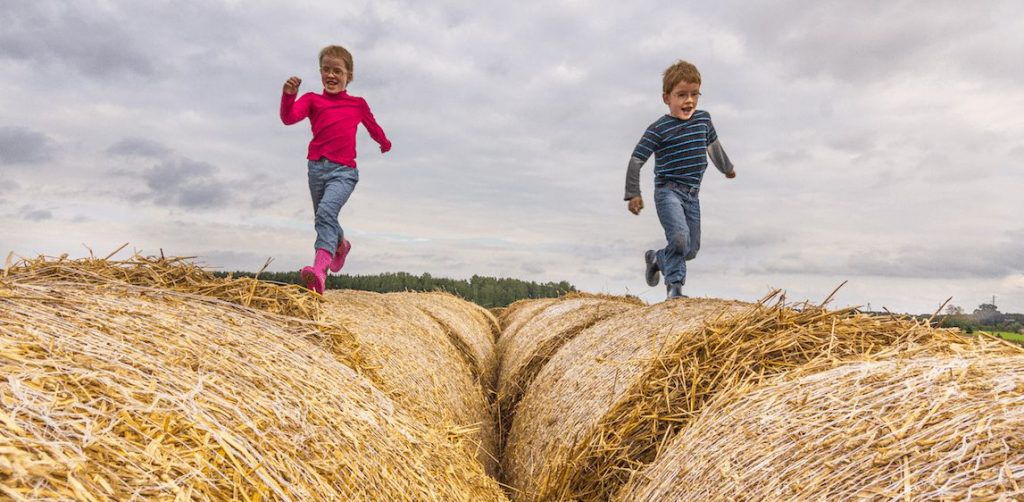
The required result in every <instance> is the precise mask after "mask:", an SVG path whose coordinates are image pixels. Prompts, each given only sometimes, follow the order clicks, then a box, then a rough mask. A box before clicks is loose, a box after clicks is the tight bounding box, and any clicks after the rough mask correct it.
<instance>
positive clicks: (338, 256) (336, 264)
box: [331, 239, 352, 272]
mask: <svg viewBox="0 0 1024 502" xmlns="http://www.w3.org/2000/svg"><path fill="white" fill-rule="evenodd" d="M351 250H352V243H351V242H349V241H348V239H342V240H341V244H338V251H337V252H335V253H334V259H332V260H331V272H337V271H339V270H341V267H344V266H345V257H346V256H348V252H349V251H351Z"/></svg>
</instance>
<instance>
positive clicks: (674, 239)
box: [654, 187, 690, 285]
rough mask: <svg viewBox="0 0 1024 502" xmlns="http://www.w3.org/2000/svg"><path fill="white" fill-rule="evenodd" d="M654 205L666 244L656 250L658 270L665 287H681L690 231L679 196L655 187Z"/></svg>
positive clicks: (684, 279)
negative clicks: (663, 230) (675, 285)
mask: <svg viewBox="0 0 1024 502" xmlns="http://www.w3.org/2000/svg"><path fill="white" fill-rule="evenodd" d="M654 204H655V208H656V209H657V210H658V220H659V221H660V222H661V227H662V228H664V229H665V240H666V241H667V242H668V244H667V245H666V246H665V248H664V249H659V250H658V268H660V269H661V273H662V274H664V275H665V284H666V285H668V284H679V285H682V284H684V283H685V282H686V260H685V258H686V253H687V251H688V250H689V246H690V229H689V228H688V226H687V223H686V213H685V211H684V210H683V204H682V201H681V196H680V194H679V193H678V192H677V190H675V189H673V188H668V187H657V188H655V189H654Z"/></svg>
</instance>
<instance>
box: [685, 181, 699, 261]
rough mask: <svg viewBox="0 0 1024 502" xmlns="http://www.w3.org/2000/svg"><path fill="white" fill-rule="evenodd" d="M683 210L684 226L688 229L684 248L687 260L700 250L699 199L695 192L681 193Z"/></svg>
mask: <svg viewBox="0 0 1024 502" xmlns="http://www.w3.org/2000/svg"><path fill="white" fill-rule="evenodd" d="M682 202H683V212H685V213H686V227H687V228H688V229H689V230H690V239H689V240H690V242H689V247H688V248H687V250H686V256H685V257H684V258H685V259H686V260H687V261H689V260H692V259H694V258H696V257H697V251H700V199H699V198H698V196H697V194H683V196H682Z"/></svg>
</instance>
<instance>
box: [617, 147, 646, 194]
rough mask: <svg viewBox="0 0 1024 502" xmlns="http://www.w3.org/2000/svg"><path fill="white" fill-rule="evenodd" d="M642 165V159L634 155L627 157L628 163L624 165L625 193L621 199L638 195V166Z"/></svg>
mask: <svg viewBox="0 0 1024 502" xmlns="http://www.w3.org/2000/svg"><path fill="white" fill-rule="evenodd" d="M643 166H644V161H643V160H640V159H638V158H636V157H630V158H629V165H628V166H626V195H625V196H624V197H623V199H622V200H630V199H632V198H634V197H639V196H640V168H641V167H643Z"/></svg>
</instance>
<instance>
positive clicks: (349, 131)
mask: <svg viewBox="0 0 1024 502" xmlns="http://www.w3.org/2000/svg"><path fill="white" fill-rule="evenodd" d="M295 96H296V95H295V94H287V93H282V94H281V122H284V123H285V125H291V124H294V123H296V122H299V121H301V120H302V119H304V118H306V117H309V123H310V125H311V126H312V129H313V140H312V141H310V142H309V155H307V156H306V158H307V159H309V160H317V159H319V158H321V157H327V159H329V160H331V161H334V162H337V163H339V164H344V165H346V166H349V167H356V128H357V127H358V126H359V124H363V126H364V127H366V130H367V132H369V133H370V137H371V138H373V140H374V141H376V142H377V144H379V145H380V147H381V151H383V152H386V151H388V150H390V149H391V142H390V141H388V138H387V136H385V135H384V130H383V129H381V127H380V126H379V125H378V124H377V121H376V119H374V118H373V113H372V112H371V111H370V105H368V104H366V100H365V99H363V98H360V97H357V96H349V94H348V92H346V91H341V92H339V93H337V94H330V93H328V92H327V91H324V92H323V93H321V94H316V93H313V92H307V93H306V94H303V95H302V97H301V98H299V99H298V100H296V99H295Z"/></svg>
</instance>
